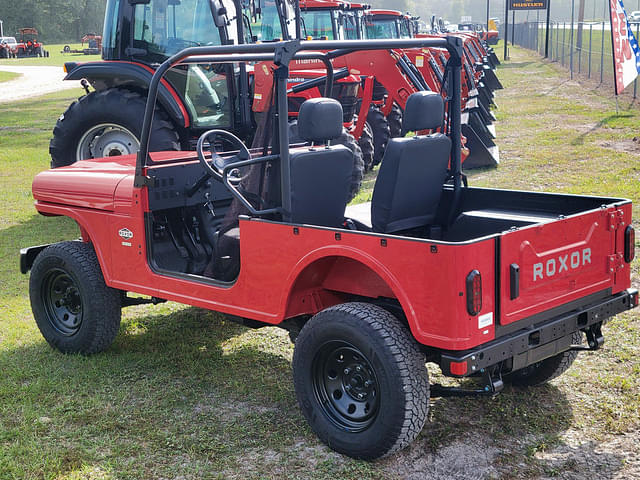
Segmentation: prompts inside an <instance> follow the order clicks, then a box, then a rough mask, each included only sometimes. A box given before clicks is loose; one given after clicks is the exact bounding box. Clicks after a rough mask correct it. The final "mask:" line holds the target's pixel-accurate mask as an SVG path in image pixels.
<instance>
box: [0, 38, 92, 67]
mask: <svg viewBox="0 0 640 480" xmlns="http://www.w3.org/2000/svg"><path fill="white" fill-rule="evenodd" d="M65 45H69V46H70V47H71V49H72V50H74V49H78V50H81V49H82V48H83V47H82V44H80V43H61V44H56V45H45V46H44V48H45V50H47V51H48V52H49V56H48V57H42V58H38V57H25V58H9V59H3V60H0V66H1V65H16V66H20V65H21V66H56V67H58V66H59V67H62V65H64V63H65V62H90V61H94V60H100V58H101V57H100V55H84V54H81V53H62V49H63V48H64V46H65ZM84 48H87V44H86V43H85V45H84Z"/></svg>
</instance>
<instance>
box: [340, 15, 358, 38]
mask: <svg viewBox="0 0 640 480" xmlns="http://www.w3.org/2000/svg"><path fill="white" fill-rule="evenodd" d="M341 17H342V22H341V23H342V28H343V29H344V39H345V40H358V39H359V38H360V35H358V22H357V21H356V16H355V15H354V14H352V13H345V14H343V15H341Z"/></svg>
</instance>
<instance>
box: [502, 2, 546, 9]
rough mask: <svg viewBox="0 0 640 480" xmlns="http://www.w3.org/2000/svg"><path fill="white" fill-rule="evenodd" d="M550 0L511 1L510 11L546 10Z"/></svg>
mask: <svg viewBox="0 0 640 480" xmlns="http://www.w3.org/2000/svg"><path fill="white" fill-rule="evenodd" d="M547 3H548V0H537V1H523V0H509V10H546V9H547Z"/></svg>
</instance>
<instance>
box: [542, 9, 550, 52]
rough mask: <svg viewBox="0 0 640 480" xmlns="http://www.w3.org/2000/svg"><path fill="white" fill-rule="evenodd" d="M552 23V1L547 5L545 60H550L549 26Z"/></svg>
mask: <svg viewBox="0 0 640 480" xmlns="http://www.w3.org/2000/svg"><path fill="white" fill-rule="evenodd" d="M550 22H551V0H549V3H547V38H546V41H545V45H544V58H549V35H550V33H549V24H550Z"/></svg>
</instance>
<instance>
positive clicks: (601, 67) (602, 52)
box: [600, 22, 604, 85]
mask: <svg viewBox="0 0 640 480" xmlns="http://www.w3.org/2000/svg"><path fill="white" fill-rule="evenodd" d="M601 40H602V46H601V47H600V85H602V82H604V22H602V39H601Z"/></svg>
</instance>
